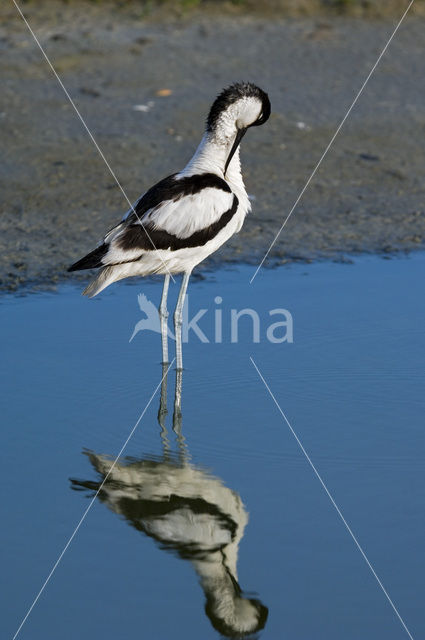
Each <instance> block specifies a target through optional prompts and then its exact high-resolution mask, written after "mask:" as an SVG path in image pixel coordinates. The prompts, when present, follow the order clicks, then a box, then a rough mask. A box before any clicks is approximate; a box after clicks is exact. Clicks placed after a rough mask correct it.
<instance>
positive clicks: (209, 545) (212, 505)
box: [71, 367, 268, 638]
mask: <svg viewBox="0 0 425 640" xmlns="http://www.w3.org/2000/svg"><path fill="white" fill-rule="evenodd" d="M163 374H164V375H163V381H162V386H161V400H160V407H159V412H158V422H159V424H160V428H161V440H162V447H163V455H162V456H161V457H159V458H155V459H154V458H152V457H151V458H144V459H143V458H141V459H134V458H132V459H130V458H123V459H122V460H118V461H117V463H116V465H115V466H114V467H113V469H112V470H111V472H110V474H109V476H108V478H107V479H106V481H105V482H104V484H103V486H102V488H101V490H100V492H99V499H100V500H101V501H102V502H104V503H105V504H106V505H107V506H108V507H109V508H110V509H111V510H112V511H114V512H115V513H117V514H119V515H120V516H123V517H124V518H125V520H126V521H127V522H128V523H129V524H131V525H132V526H133V527H135V528H136V529H137V530H138V531H141V532H142V533H144V534H146V535H148V536H150V537H151V538H153V539H154V540H155V541H156V542H157V543H158V544H159V545H160V547H161V548H162V549H165V550H167V551H173V552H175V553H176V554H177V555H178V556H179V557H181V558H184V559H185V560H189V561H190V562H191V564H192V566H193V567H194V569H195V571H196V573H197V574H198V576H199V579H200V583H201V585H202V588H203V590H204V593H205V597H206V604H205V611H206V613H207V615H208V617H209V619H210V621H211V623H212V625H213V627H214V628H215V629H216V630H217V631H219V632H220V633H221V634H222V635H224V636H226V637H229V638H244V637H246V636H249V635H251V634H254V633H256V632H258V631H260V630H261V629H262V628H264V626H265V623H266V620H267V614H268V609H267V607H265V606H264V605H263V604H262V603H261V602H260V601H259V600H257V599H253V598H248V597H246V596H244V594H243V592H242V590H241V588H240V586H239V584H238V580H237V566H236V565H237V558H238V548H239V543H240V541H241V539H242V536H243V534H244V529H245V526H246V524H247V521H248V516H247V512H246V510H245V508H244V505H243V503H242V500H241V498H240V496H239V495H238V494H237V493H236V492H235V491H231V490H230V489H228V488H227V487H225V486H224V485H223V483H222V482H221V480H220V479H219V478H217V477H214V476H212V475H210V474H209V473H207V472H206V471H204V470H202V469H199V468H197V467H195V466H194V465H193V464H192V463H191V462H190V455H189V450H188V447H187V444H186V441H185V439H184V436H183V434H182V428H181V427H182V414H181V393H182V371H181V370H180V371H176V385H175V396H174V412H173V431H174V434H175V438H176V441H177V445H178V447H177V449H178V451H177V453H173V452H172V449H171V444H170V439H169V436H168V433H167V429H166V426H165V421H166V417H167V371H166V367H165V368H164V371H163ZM88 456H89V458H90V461H91V463H92V465H93V467H94V468H95V469H96V471H98V472H99V474H100V475H101V479H100V481H99V482H90V481H81V480H71V482H72V485H73V488H75V489H90V490H94V491H97V490H98V489H99V487H100V485H101V484H102V481H104V479H105V477H106V476H107V474H108V472H109V471H110V469H111V466H112V462H113V461H112V460H111V458H109V457H108V456H104V455H97V454H94V453H89V454H88Z"/></svg>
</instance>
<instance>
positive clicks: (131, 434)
mask: <svg viewBox="0 0 425 640" xmlns="http://www.w3.org/2000/svg"><path fill="white" fill-rule="evenodd" d="M174 360H175V358H173V360H172V362H171V363H170V365H169V366H168V368H167V370H166V371H165V373H164V375H163V376H162V378H161V381H160V382H159V384H158V385H157V386H156V388H155V391H154V392H153V394H152V395H151V397H150V398H149V400H148V403H147V405H146V407H145V408H144V409H143V411H142V413H141V414H140V416H139V418H138V420H137V422H136V424H135V425H134V427H133V428H132V430H131V431H130V434H129V436H128V438H127V440H126V441H125V442H124V444H123V446H122V447H121V449H120V452H119V453H118V455H117V457H116V458H115V460H114V462H113V464H112V466H111V468H110V469H109V471H108V473H107V474H106V476H105V477H104V479H103V481H102V484H101V485H100V486H99V488H98V490H97V491H96V493H95V495H94V496H93V498H92V499H91V500H90V502H89V506H88V507H87V509H86V510H85V511H84V513H83V515H82V516H81V519H80V521H79V523H78V524H77V526H76V527H75V529H74V531H73V533H72V535H71V536H70V538H69V539H68V542H67V543H66V545H65V546H64V548H63V549H62V551H61V553H60V555H59V557H58V559H57V560H56V562H55V564H54V565H53V567H52V568H51V570H50V573H49V575H48V576H47V578H46V579H45V581H44V582H43V584H42V586H41V589H40V591H39V592H38V593H37V595H36V597H35V598H34V600H33V602H32V604H31V606H30V608H29V609H28V611H27V613H26V614H25V617H24V618H23V620H22V622H21V624H20V625H19V627H18V628H17V630H16V633H15V635H14V636H13V638H12V640H16V638H17V637H18V635H19V633H20V631H21V629H22V627H23V626H24V624H25V622H26V621H27V619H28V617H29V615H30V614H31V611H32V610H33V609H34V607H35V605H36V604H37V602H38V599H39V598H40V596H41V594H42V593H43V591H44V589H45V588H46V587H47V584H48V582H49V580H50V578H51V577H52V575H53V574H54V572H55V571H56V569H57V567H58V565H59V563H60V561H61V560H62V558H63V556H64V555H65V553H66V551H67V549H68V547H69V545H70V544H71V542H72V541H73V539H74V538H75V536H76V534H77V532H78V530H79V528H80V527H81V525H82V524H83V522H84V520H85V518H86V516H87V514H88V512H89V511H90V509H91V508H92V506H93V504H94V502H95V500H96V498H97V496H98V495H99V493H100V491H101V490H102V487H103V485H104V484H105V482H106V480H107V479H108V477H109V475H110V473H111V471H112V470H113V469H114V467H115V465H116V464H117V461H118V460H119V458H120V457H121V455H122V453H123V451H124V449H125V448H126V446H127V445H128V443H129V442H130V439H131V437H132V436H133V434H134V432H135V431H136V429H137V427H138V426H139V424H140V421H141V420H142V418H143V416H144V415H145V413H146V411H147V410H148V408H149V406H150V404H151V402H152V400H153V399H154V397H155V395H156V393H157V391H158V389H159V388H160V386H161V385H162V382H163V380H164V378H165V377H166V376H167V375H168V372H169V370H170V368H171V367H172V365H173V363H174Z"/></svg>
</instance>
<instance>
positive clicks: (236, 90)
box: [207, 82, 271, 131]
mask: <svg viewBox="0 0 425 640" xmlns="http://www.w3.org/2000/svg"><path fill="white" fill-rule="evenodd" d="M240 98H257V99H258V100H260V101H261V103H262V105H263V108H262V111H261V116H260V117H259V118H258V120H256V122H253V123H252V124H251V125H250V126H251V127H256V126H258V125H260V124H264V122H266V120H268V119H269V117H270V111H271V106H270V100H269V96H268V95H267V93H266V92H265V91H263V90H262V89H260V88H259V87H257V86H256V85H255V84H252V82H237V83H235V84H232V85H231V86H230V87H228V88H227V89H223V91H222V92H221V93H220V94H219V95H218V96H217V98H216V99H215V101H214V103H213V105H212V107H211V109H210V112H209V114H208V118H207V131H213V129H214V128H215V126H216V125H217V121H218V118H219V117H220V114H221V113H222V112H223V111H224V110H225V109H227V107H229V106H230V105H231V104H233V103H234V102H236V101H237V100H240Z"/></svg>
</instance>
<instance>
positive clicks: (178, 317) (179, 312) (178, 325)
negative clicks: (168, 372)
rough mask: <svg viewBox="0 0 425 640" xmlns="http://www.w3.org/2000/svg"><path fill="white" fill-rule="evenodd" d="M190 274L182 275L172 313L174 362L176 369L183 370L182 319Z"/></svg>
mask: <svg viewBox="0 0 425 640" xmlns="http://www.w3.org/2000/svg"><path fill="white" fill-rule="evenodd" d="M189 278H190V273H184V274H183V279H182V284H181V287H180V293H179V298H178V300H177V306H176V310H175V312H174V330H175V334H176V361H177V369H183V353H182V318H183V305H184V299H185V296H186V290H187V285H188V283H189Z"/></svg>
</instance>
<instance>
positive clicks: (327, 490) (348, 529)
mask: <svg viewBox="0 0 425 640" xmlns="http://www.w3.org/2000/svg"><path fill="white" fill-rule="evenodd" d="M249 359H250V360H251V362H252V364H253V366H254V368H255V370H256V371H257V373H258V375H259V377H260V379H261V380H262V382H263V384H264V386H265V387H266V389H267V391H268V392H269V395H270V397H271V398H272V400H273V402H274V403H275V405H276V407H277V408H278V410H279V413H280V415H281V416H282V418H283V419H284V420H285V422H286V424H287V425H288V427H289V429H290V430H291V433H292V435H293V436H294V438H295V440H296V441H297V444H298V446H299V447H300V449H301V451H302V452H303V454H304V456H305V457H306V459H307V462H308V463H309V465H310V466H311V468H312V469H313V471H314V473H315V475H316V477H317V479H318V480H319V482H320V484H321V485H322V487H323V489H324V490H325V492H326V495H327V496H328V498H329V500H330V501H331V502H332V504H333V506H334V507H335V509H336V512H337V514H338V515H339V517H340V518H341V520H342V522H343V523H344V525H345V528H346V529H347V531H348V533H349V534H350V536H351V537H352V539H353V540H354V542H355V544H356V547H357V548H358V550H359V551H360V553H361V554H362V556H363V558H364V560H365V561H366V564H367V566H368V567H369V569H370V570H371V572H372V573H373V575H374V577H375V579H376V581H377V583H378V584H379V586H380V587H381V589H382V591H383V592H384V594H385V596H386V598H387V600H388V602H389V603H390V605H391V607H392V608H393V610H394V612H395V614H396V616H397V618H398V619H399V620H400V622H401V624H402V625H403V628H404V630H405V631H406V633H407V635H408V636H409V638H410V640H413V636H412V634H411V633H410V631H409V629H408V628H407V626H406V624H405V622H404V620H403V618H402V617H401V615H400V614H399V612H398V610H397V608H396V606H395V604H394V602H393V601H392V600H391V598H390V596H389V594H388V592H387V591H386V589H385V587H384V585H383V584H382V582H381V580H380V579H379V577H378V576H377V574H376V571H375V569H374V568H373V567H372V565H371V564H370V562H369V560H368V558H367V556H366V554H365V552H364V551H363V549H362V547H361V546H360V543H359V541H358V540H357V538H356V536H355V535H354V533H353V532H352V530H351V528H350V526H349V524H348V523H347V521H346V519H345V518H344V516H343V515H342V513H341V511H340V509H339V507H338V505H337V504H336V502H335V500H334V499H333V497H332V495H331V493H330V492H329V489H328V488H327V486H326V484H325V483H324V481H323V480H322V477H321V475H320V474H319V472H318V471H317V469H316V467H315V466H314V464H313V462H312V461H311V458H310V456H309V455H308V453H307V451H306V450H305V449H304V447H303V445H302V443H301V441H300V439H299V438H298V436H297V434H296V433H295V431H294V429H293V428H292V426H291V424H290V422H289V420H288V418H287V417H286V415H285V414H284V412H283V410H282V409H281V407H280V405H279V403H278V401H277V400H276V398H275V397H274V395H273V393H272V391H271V389H270V387H269V385H268V384H267V382H266V381H265V379H264V377H263V375H262V373H261V371H260V370H259V368H258V367H257V365H256V363H255V362H254V359H253V358H252V357H251V356H250V357H249Z"/></svg>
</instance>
